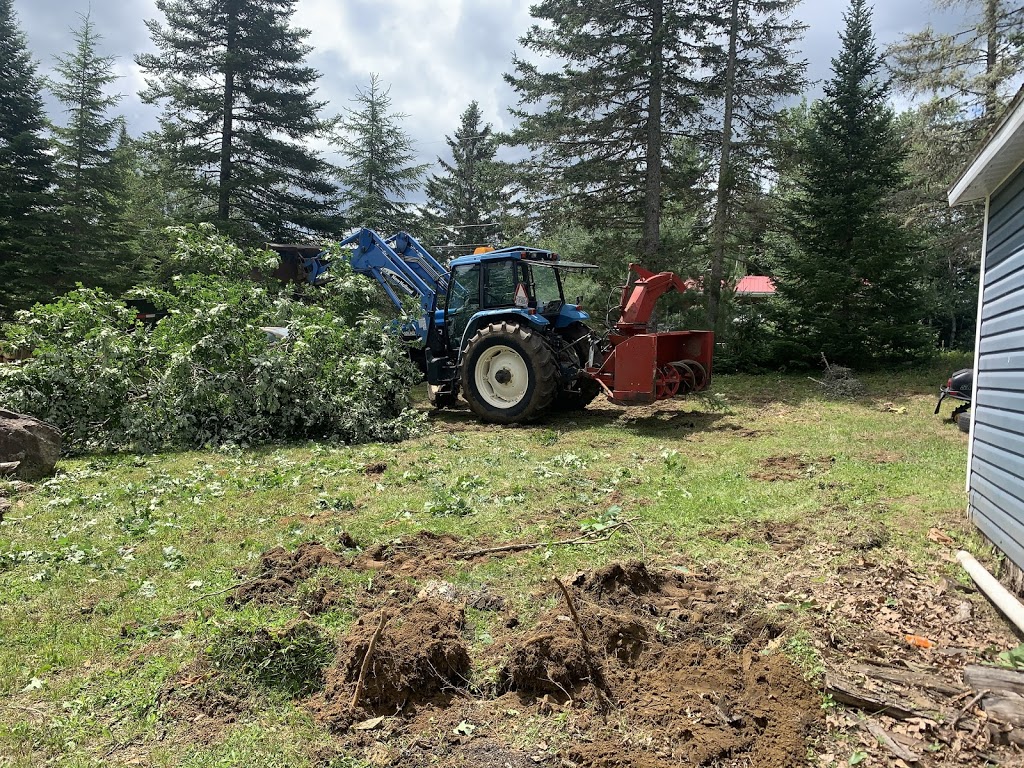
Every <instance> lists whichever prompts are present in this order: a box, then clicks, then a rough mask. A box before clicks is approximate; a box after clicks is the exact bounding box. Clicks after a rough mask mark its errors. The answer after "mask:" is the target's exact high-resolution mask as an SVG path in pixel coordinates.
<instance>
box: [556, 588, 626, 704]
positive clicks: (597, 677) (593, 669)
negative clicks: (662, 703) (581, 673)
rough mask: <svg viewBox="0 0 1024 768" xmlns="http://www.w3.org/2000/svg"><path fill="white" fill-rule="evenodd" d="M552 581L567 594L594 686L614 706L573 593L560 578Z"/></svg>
mask: <svg viewBox="0 0 1024 768" xmlns="http://www.w3.org/2000/svg"><path fill="white" fill-rule="evenodd" d="M552 581H554V582H555V584H557V585H558V588H559V589H561V590H562V594H563V595H564V596H565V604H566V605H568V606H569V614H570V616H571V617H572V623H573V624H574V625H575V626H576V632H577V633H578V634H579V637H580V646H581V647H582V648H583V657H584V658H585V659H586V660H587V668H588V669H589V670H590V679H591V680H593V682H594V686H595V687H596V688H597V690H598V691H600V693H601V697H602V698H603V699H604V700H605V703H607V704H608V705H609V707H614V706H615V703H614V702H613V701H612V698H611V695H610V691H609V690H608V683H607V681H606V680H605V679H604V674H603V673H602V671H601V668H600V667H599V666H598V664H597V662H596V661H594V654H593V653H592V652H591V650H590V640H589V639H587V632H586V630H584V629H583V623H582V622H581V621H580V615H579V614H578V613H576V606H575V605H574V604H573V602H572V595H570V594H569V590H568V589H567V588H566V586H565V584H563V583H562V580H561V579H559V578H554V579H552Z"/></svg>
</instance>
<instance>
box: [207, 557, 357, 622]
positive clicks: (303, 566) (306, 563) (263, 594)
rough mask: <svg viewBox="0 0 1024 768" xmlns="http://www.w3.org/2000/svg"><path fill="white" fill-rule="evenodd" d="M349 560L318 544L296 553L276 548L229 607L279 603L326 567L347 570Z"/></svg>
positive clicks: (229, 599) (229, 597) (240, 587)
mask: <svg viewBox="0 0 1024 768" xmlns="http://www.w3.org/2000/svg"><path fill="white" fill-rule="evenodd" d="M346 564H347V563H346V561H345V560H344V558H342V557H341V555H339V554H338V553H337V552H332V551H331V550H329V549H328V548H327V547H325V546H324V545H323V544H321V543H320V542H317V541H310V542H306V543H305V544H300V545H299V546H298V547H297V548H296V549H295V551H294V552H289V551H288V550H286V549H285V548H284V547H274V548H273V549H269V550H267V551H266V552H264V553H263V555H262V556H261V557H260V562H259V565H258V566H257V568H256V575H255V576H254V577H253V578H251V579H249V580H247V581H245V582H243V583H242V584H241V585H239V587H238V589H236V590H235V591H234V593H233V594H231V595H229V596H228V598H227V601H226V602H227V604H228V605H232V606H235V607H241V606H242V605H245V604H246V603H261V604H267V603H279V602H282V601H283V600H284V599H285V598H287V597H289V596H291V595H292V594H294V592H295V588H296V586H297V585H298V583H299V582H300V581H303V580H305V579H308V578H309V577H310V576H311V575H312V574H313V573H314V572H315V571H316V570H318V569H320V568H323V567H327V566H329V567H336V568H340V567H344V566H345V565H346Z"/></svg>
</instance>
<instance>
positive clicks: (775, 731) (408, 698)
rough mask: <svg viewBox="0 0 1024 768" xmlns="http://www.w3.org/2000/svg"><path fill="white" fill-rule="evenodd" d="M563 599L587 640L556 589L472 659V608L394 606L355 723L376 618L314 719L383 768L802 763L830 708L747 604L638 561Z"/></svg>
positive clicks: (702, 581) (362, 630)
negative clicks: (798, 759) (485, 755)
mask: <svg viewBox="0 0 1024 768" xmlns="http://www.w3.org/2000/svg"><path fill="white" fill-rule="evenodd" d="M567 589H568V590H569V593H570V595H571V596H572V599H573V604H574V607H575V609H576V611H577V614H578V616H579V621H580V627H579V628H577V626H576V624H575V622H574V620H573V618H572V617H571V613H570V611H569V610H568V607H567V605H566V603H565V600H564V597H563V596H562V593H561V591H560V590H559V589H558V588H557V587H556V586H554V585H552V586H551V596H552V598H554V599H553V601H552V604H553V607H552V608H551V609H549V610H548V611H546V612H543V613H542V614H541V616H540V617H539V619H538V620H537V622H536V623H535V624H533V625H532V626H531V627H529V628H528V629H522V630H518V631H516V630H496V636H495V637H494V642H493V644H491V645H489V646H485V647H484V649H483V650H482V651H479V652H478V658H475V659H471V658H470V651H469V647H468V645H467V643H466V640H465V639H464V635H465V631H464V630H463V626H462V625H463V613H462V608H461V606H459V605H457V604H452V603H450V602H447V601H446V600H444V599H438V598H434V597H425V598H420V599H418V600H416V601H415V602H413V603H412V604H411V605H407V606H404V607H399V606H395V608H394V609H391V610H392V611H393V612H394V618H393V619H389V621H388V623H387V624H386V625H385V628H384V630H383V632H382V633H381V635H380V639H379V642H378V645H377V647H376V649H375V651H374V653H373V655H372V656H371V658H370V667H369V669H370V670H371V673H370V674H368V675H367V677H366V688H365V691H364V693H363V695H362V696H361V697H360V699H359V702H358V703H357V705H356V707H355V708H354V710H353V709H351V702H352V696H353V692H354V691H355V687H356V681H357V679H358V676H359V670H360V667H361V666H362V664H363V659H364V658H365V655H366V650H367V648H368V646H369V643H370V638H371V637H372V635H373V633H374V631H375V629H376V627H377V624H378V621H379V614H378V613H375V612H374V613H368V614H366V615H365V616H364V617H363V618H362V619H361V620H360V621H359V622H358V623H357V624H356V625H354V626H353V628H352V630H351V631H350V633H349V634H348V636H347V637H346V638H345V639H344V640H343V641H342V642H341V644H340V650H339V653H338V657H337V660H336V662H335V664H334V666H333V667H332V668H331V669H329V670H328V673H327V681H328V682H327V686H326V688H325V689H324V692H323V694H322V695H320V696H318V697H315V698H314V699H313V700H311V704H310V706H311V709H312V711H313V712H314V714H315V715H316V717H318V718H319V719H320V720H321V721H323V722H325V723H327V724H328V725H329V726H330V727H331V728H332V729H334V730H335V731H336V732H337V734H338V739H339V743H340V745H341V746H342V747H343V748H344V749H345V750H346V753H347V754H352V755H362V756H363V757H364V758H366V759H369V758H370V756H371V753H372V754H373V757H374V759H375V761H376V762H375V764H377V765H394V766H398V765H401V766H421V765H422V766H426V765H437V764H444V765H492V764H493V765H504V763H493V762H479V761H476V760H475V759H474V757H475V756H476V755H477V753H478V752H479V750H480V748H481V743H482V740H486V742H487V743H488V744H490V745H491V747H490V749H494V750H497V751H499V752H500V753H502V754H505V755H506V756H507V761H506V762H508V763H509V764H511V765H523V764H531V763H532V764H550V765H554V766H557V765H561V766H570V767H571V766H588V768H619V767H620V766H621V767H623V768H668V767H669V766H679V765H693V766H699V765H708V766H711V765H715V766H737V768H738V767H739V766H754V767H755V768H769V766H780V765H788V764H792V762H793V758H794V756H802V755H803V754H805V752H806V746H805V740H806V738H807V736H808V734H809V733H810V732H811V731H812V730H813V728H814V726H815V724H816V723H818V722H819V720H820V697H819V695H818V693H817V692H816V691H815V690H814V688H813V687H812V686H811V685H809V684H808V683H807V682H806V681H805V680H804V677H803V675H802V673H801V672H800V671H799V670H798V669H797V668H796V667H795V666H794V665H793V664H792V663H791V662H790V661H789V660H788V659H787V658H786V657H785V656H783V655H781V654H779V653H775V652H770V644H771V642H772V640H773V639H774V638H775V637H776V636H777V635H778V632H779V630H778V629H777V628H775V627H774V626H773V625H772V624H771V622H769V621H766V620H765V618H764V616H763V615H762V614H760V613H759V612H758V611H757V610H755V609H753V608H752V605H753V603H752V602H751V601H750V600H749V599H747V598H745V597H743V596H739V595H736V594H733V593H731V592H729V591H728V590H726V589H724V588H723V587H721V586H720V585H719V584H717V583H716V582H715V581H714V580H713V579H711V578H709V577H706V576H701V575H696V574H690V573H683V572H677V571H672V570H666V571H651V570H649V569H648V568H647V567H646V566H644V565H643V564H642V563H638V562H630V563H614V564H612V565H609V566H607V567H605V568H601V569H598V570H595V571H589V572H583V573H579V574H577V575H576V576H575V577H573V578H572V579H571V580H569V582H568V584H567ZM385 610H388V609H387V608H385ZM392 622H393V623H392ZM580 628H581V629H582V630H583V633H584V634H585V636H586V643H584V642H583V641H582V640H581V637H580V631H579V629H580ZM763 651H768V652H765V653H762V652H763ZM485 670H496V675H495V676H494V677H493V678H490V680H491V681H490V682H487V676H486V675H481V671H485ZM470 680H473V681H474V682H473V683H470V682H469V681H470ZM528 731H529V732H531V733H533V734H534V735H532V736H527V732H528ZM537 732H539V733H540V734H541V737H537V736H536V733H537ZM524 739H525V742H524V741H523V740H524ZM382 745H385V746H386V747H387V749H386V752H385V753H382V752H381V746H382ZM538 745H540V746H539V747H538ZM382 755H383V756H382Z"/></svg>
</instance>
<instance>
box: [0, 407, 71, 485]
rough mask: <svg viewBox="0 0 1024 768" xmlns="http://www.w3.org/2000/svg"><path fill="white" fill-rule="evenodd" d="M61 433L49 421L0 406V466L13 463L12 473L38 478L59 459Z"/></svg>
mask: <svg viewBox="0 0 1024 768" xmlns="http://www.w3.org/2000/svg"><path fill="white" fill-rule="evenodd" d="M60 447H61V432H60V430H59V429H57V428H56V427H55V426H53V425H52V424H48V423H46V422H45V421H40V420H39V419H36V418H33V417H32V416H25V415H23V414H20V413H15V412H14V411H8V410H5V409H3V408H0V465H3V464H12V463H16V464H17V468H15V469H14V475H15V476H16V477H19V478H21V479H22V480H28V481H32V480H39V479H41V478H44V477H47V476H48V475H50V474H52V473H53V467H54V465H55V464H56V463H57V459H59V458H60Z"/></svg>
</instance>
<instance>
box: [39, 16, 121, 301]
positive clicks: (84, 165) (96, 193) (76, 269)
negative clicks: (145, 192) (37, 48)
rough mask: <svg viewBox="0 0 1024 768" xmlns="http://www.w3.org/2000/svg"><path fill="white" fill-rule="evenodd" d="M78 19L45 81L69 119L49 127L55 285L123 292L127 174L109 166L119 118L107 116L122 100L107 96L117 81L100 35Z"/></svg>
mask: <svg viewBox="0 0 1024 768" xmlns="http://www.w3.org/2000/svg"><path fill="white" fill-rule="evenodd" d="M80 18H81V25H80V26H79V27H77V28H76V29H75V30H74V31H73V34H74V38H75V43H76V45H75V48H74V50H73V51H71V52H70V53H67V54H65V55H63V56H59V57H57V67H56V72H57V75H58V77H57V78H56V79H55V80H51V81H50V83H49V88H50V91H51V92H52V93H53V95H54V96H55V97H56V98H57V100H58V101H59V102H60V103H61V105H62V106H63V109H64V113H65V114H66V115H67V119H66V124H64V125H58V126H54V128H53V134H54V149H55V159H56V171H57V193H56V195H57V203H58V208H57V215H58V219H59V222H60V224H59V228H58V240H59V246H58V247H59V248H60V251H61V255H62V259H61V270H60V273H59V275H60V276H59V280H60V284H61V285H62V286H63V287H64V288H68V287H72V286H74V284H75V283H78V282H81V283H85V284H86V285H89V286H92V287H96V286H102V287H104V288H106V289H108V290H123V289H124V288H126V287H127V286H128V285H130V284H131V283H132V282H133V280H134V277H135V276H134V275H133V274H132V270H131V267H132V264H131V262H130V260H128V259H126V258H125V249H124V244H123V239H124V238H123V234H124V230H123V228H122V227H121V221H120V217H121V209H122V207H123V205H124V201H125V189H124V186H123V184H124V177H123V176H122V174H121V173H120V172H119V170H118V168H117V166H116V164H115V163H114V146H113V142H114V137H115V134H117V133H118V130H119V129H120V128H123V121H122V119H121V118H120V117H109V116H108V114H107V112H108V110H110V109H111V108H113V107H115V106H117V104H118V102H119V101H120V100H121V97H120V96H109V95H107V93H106V90H107V89H108V88H109V87H110V86H111V85H112V84H113V83H114V82H115V81H116V80H117V75H116V74H115V73H114V57H113V56H101V55H100V54H99V53H98V51H97V45H98V43H99V42H100V41H101V40H102V37H101V36H100V35H99V34H98V33H97V32H96V29H95V26H94V25H93V23H92V20H91V19H90V17H89V15H88V14H86V15H82V16H81V17H80Z"/></svg>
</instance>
